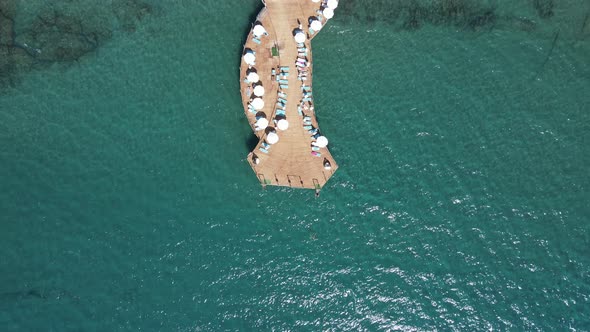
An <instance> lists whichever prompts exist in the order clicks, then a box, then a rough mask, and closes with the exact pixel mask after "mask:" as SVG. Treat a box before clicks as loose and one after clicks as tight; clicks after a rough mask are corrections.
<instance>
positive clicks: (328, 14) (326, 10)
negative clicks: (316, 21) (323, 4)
mask: <svg viewBox="0 0 590 332" xmlns="http://www.w3.org/2000/svg"><path fill="white" fill-rule="evenodd" d="M322 13H323V14H324V17H325V18H327V19H328V20H329V19H331V18H332V17H334V9H332V8H324V11H323V12H322Z"/></svg>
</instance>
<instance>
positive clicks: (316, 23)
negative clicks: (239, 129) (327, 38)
mask: <svg viewBox="0 0 590 332" xmlns="http://www.w3.org/2000/svg"><path fill="white" fill-rule="evenodd" d="M309 27H310V28H312V29H313V30H315V31H320V30H321V29H322V22H320V21H318V20H313V21H311V24H310V25H309Z"/></svg>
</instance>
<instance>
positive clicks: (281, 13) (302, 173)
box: [240, 0, 338, 190]
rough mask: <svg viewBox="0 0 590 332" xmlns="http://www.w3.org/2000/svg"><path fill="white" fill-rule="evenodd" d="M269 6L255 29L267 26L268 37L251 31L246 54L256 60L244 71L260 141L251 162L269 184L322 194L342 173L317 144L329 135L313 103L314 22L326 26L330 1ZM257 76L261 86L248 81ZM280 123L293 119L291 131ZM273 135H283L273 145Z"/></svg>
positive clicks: (249, 111) (276, 1)
mask: <svg viewBox="0 0 590 332" xmlns="http://www.w3.org/2000/svg"><path fill="white" fill-rule="evenodd" d="M263 2H265V7H264V8H263V9H262V10H261V12H260V13H259V14H258V16H257V19H256V22H255V23H254V25H253V27H255V26H256V25H262V26H263V27H264V29H265V30H266V33H265V34H264V35H260V36H259V37H255V35H254V31H250V33H249V35H248V39H247V41H246V44H245V45H244V53H243V55H244V54H246V53H253V55H255V62H254V63H252V62H250V63H249V64H248V63H246V61H245V60H244V58H243V59H242V62H241V63H242V65H241V68H240V90H241V95H242V102H243V105H244V111H245V114H246V117H247V118H248V122H249V123H250V125H251V127H252V130H253V131H254V134H255V135H256V136H257V137H258V138H259V142H258V144H257V145H256V147H255V148H254V150H253V151H252V152H250V154H249V155H248V162H249V163H250V165H251V166H252V169H253V170H254V172H255V173H256V176H257V177H258V179H259V180H260V183H261V184H262V185H263V186H266V185H276V186H288V187H293V188H308V189H316V190H319V189H321V188H322V187H323V186H324V184H325V183H326V182H327V181H328V179H329V178H330V177H331V176H332V175H333V174H334V172H335V171H336V170H337V169H338V165H337V164H336V162H335V161H334V159H333V158H332V155H331V154H330V152H329V151H328V148H327V147H325V146H324V144H321V143H319V140H317V139H318V138H319V136H321V135H323V133H321V134H320V132H319V127H318V123H317V120H316V117H315V112H316V110H315V107H314V103H313V89H312V78H313V76H312V52H311V42H310V41H311V39H313V37H315V36H316V35H317V33H318V31H314V30H313V29H312V26H311V25H310V22H312V21H313V20H319V21H320V22H321V23H322V26H323V25H324V24H325V23H326V21H327V19H326V18H325V17H324V15H322V14H323V12H322V9H323V8H324V7H323V6H325V5H326V3H324V1H322V2H313V1H312V0H266V1H264V0H263ZM315 24H317V22H316V23H315ZM298 28H299V29H300V30H297V29H298ZM301 30H302V32H303V33H304V34H305V35H306V37H307V38H305V41H304V42H303V43H297V42H296V40H295V38H294V35H295V34H296V33H297V32H301ZM300 37H301V36H300ZM298 59H299V60H298ZM251 72H256V74H257V75H258V77H259V81H258V82H256V83H253V82H249V81H248V80H247V79H246V77H247V76H248V74H249V73H251ZM257 85H262V86H263V87H264V95H263V96H261V97H260V98H262V100H263V101H264V106H263V107H261V106H260V105H256V106H257V107H256V108H255V107H253V99H254V98H256V96H255V95H254V88H255V87H256V86H257ZM258 102H259V101H258ZM260 118H266V119H267V120H268V122H269V124H268V127H267V128H265V129H261V130H258V129H259V127H257V126H256V123H257V119H260ZM280 119H285V120H287V121H288V128H287V129H285V130H281V129H279V128H278V127H280V126H277V124H278V121H279V120H280ZM269 135H270V136H275V135H276V136H278V142H276V143H275V144H269V143H273V142H274V140H276V136H275V137H270V136H269ZM322 139H323V138H320V140H322ZM318 143H319V144H318Z"/></svg>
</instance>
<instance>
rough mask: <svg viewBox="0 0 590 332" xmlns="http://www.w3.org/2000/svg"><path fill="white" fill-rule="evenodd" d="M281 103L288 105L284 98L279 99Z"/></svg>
mask: <svg viewBox="0 0 590 332" xmlns="http://www.w3.org/2000/svg"><path fill="white" fill-rule="evenodd" d="M279 101H280V102H281V103H283V104H286V103H287V99H284V98H281V97H279Z"/></svg>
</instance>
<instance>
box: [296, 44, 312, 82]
mask: <svg viewBox="0 0 590 332" xmlns="http://www.w3.org/2000/svg"><path fill="white" fill-rule="evenodd" d="M307 54H308V50H307V47H306V46H305V43H297V59H296V60H295V66H296V67H297V79H299V80H300V81H306V80H307V74H308V73H307V68H308V67H309V61H308V60H307Z"/></svg>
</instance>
